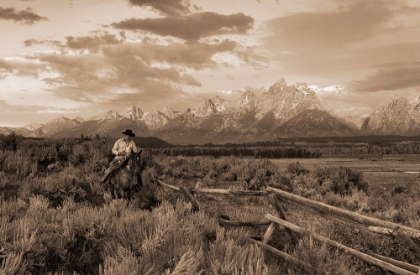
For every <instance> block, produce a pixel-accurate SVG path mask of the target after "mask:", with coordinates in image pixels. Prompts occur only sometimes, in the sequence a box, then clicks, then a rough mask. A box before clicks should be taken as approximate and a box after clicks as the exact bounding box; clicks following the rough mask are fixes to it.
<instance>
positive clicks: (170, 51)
mask: <svg viewBox="0 0 420 275" xmlns="http://www.w3.org/2000/svg"><path fill="white" fill-rule="evenodd" d="M236 47H237V43H236V42H234V41H231V40H224V41H222V42H220V43H216V44H207V43H203V42H196V41H193V42H188V43H185V44H183V43H176V42H172V43H169V44H168V45H167V46H166V45H160V44H156V43H153V41H152V42H148V41H147V40H145V41H144V42H143V43H136V44H128V43H126V44H124V45H118V46H109V47H106V48H104V49H103V52H104V54H105V55H106V56H108V57H109V58H110V59H111V60H116V61H117V62H118V60H119V59H125V58H127V59H128V60H130V59H132V57H133V56H137V57H140V58H141V59H142V60H144V62H146V63H148V64H151V63H152V62H154V61H155V62H166V63H168V64H170V65H171V66H181V67H184V68H192V69H196V70H200V69H204V68H209V67H210V68H215V67H216V65H217V64H216V63H215V62H214V60H212V59H211V57H212V56H213V55H214V54H216V53H218V52H231V51H234V50H235V49H236Z"/></svg>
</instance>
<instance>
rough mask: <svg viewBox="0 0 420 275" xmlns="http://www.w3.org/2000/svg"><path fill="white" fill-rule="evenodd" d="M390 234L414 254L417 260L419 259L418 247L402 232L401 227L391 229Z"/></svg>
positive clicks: (419, 251)
mask: <svg viewBox="0 0 420 275" xmlns="http://www.w3.org/2000/svg"><path fill="white" fill-rule="evenodd" d="M392 235H393V236H394V237H395V238H397V239H398V240H399V241H400V242H401V244H402V245H403V246H405V248H407V249H408V250H410V251H411V252H412V253H413V254H414V256H416V258H417V260H420V248H419V247H418V246H417V245H416V244H415V243H414V242H413V240H412V239H411V238H410V237H409V236H407V235H406V234H404V232H403V231H402V230H401V228H399V227H396V228H394V230H392Z"/></svg>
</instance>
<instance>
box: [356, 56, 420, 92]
mask: <svg viewBox="0 0 420 275" xmlns="http://www.w3.org/2000/svg"><path fill="white" fill-rule="evenodd" d="M381 67H382V68H381V69H379V70H378V71H377V72H376V73H374V74H372V75H370V76H368V77H366V78H365V79H363V80H359V81H354V82H353V83H352V84H353V85H352V88H353V89H354V90H356V91H361V92H378V91H396V90H402V89H406V88H413V87H418V86H420V77H419V76H420V62H406V63H389V64H387V65H386V64H382V66H381Z"/></svg>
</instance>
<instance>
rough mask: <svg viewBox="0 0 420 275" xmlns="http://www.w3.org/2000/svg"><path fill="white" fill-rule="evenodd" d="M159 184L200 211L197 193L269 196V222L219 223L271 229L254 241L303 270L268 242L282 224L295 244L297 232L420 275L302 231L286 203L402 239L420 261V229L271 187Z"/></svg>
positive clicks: (419, 274) (417, 273)
mask: <svg viewBox="0 0 420 275" xmlns="http://www.w3.org/2000/svg"><path fill="white" fill-rule="evenodd" d="M156 182H157V183H159V184H160V185H161V186H163V187H166V188H170V189H172V190H174V191H179V192H182V193H183V194H184V195H185V197H186V198H187V199H188V200H189V201H190V202H191V203H192V205H193V209H194V210H195V211H198V210H200V209H201V206H200V203H199V202H198V200H197V199H196V198H195V197H194V194H195V193H204V194H219V195H228V196H241V197H242V196H266V197H269V198H270V201H271V203H272V204H273V207H274V209H275V210H276V212H277V214H278V216H274V215H271V214H266V215H265V219H266V221H230V219H229V217H227V216H225V215H224V216H223V217H219V219H218V221H219V224H221V225H225V226H268V227H267V230H266V232H265V234H264V236H262V238H258V239H261V241H257V240H256V238H253V239H251V241H252V242H254V243H256V244H258V245H260V246H261V247H262V248H264V249H266V250H268V251H270V252H271V253H274V254H276V255H278V256H281V257H283V258H284V259H285V260H287V261H290V262H292V263H294V264H296V265H299V266H300V267H302V268H305V269H310V268H311V266H310V264H308V263H305V262H303V261H302V260H299V259H297V258H295V257H293V256H291V255H289V254H287V253H286V252H283V251H280V250H278V249H276V248H274V247H272V246H270V245H268V242H269V240H270V238H271V236H272V234H273V233H274V230H276V228H277V230H278V226H279V225H280V226H281V228H282V229H283V230H286V231H287V233H288V234H290V237H291V239H292V241H293V242H294V243H296V241H297V240H298V239H299V236H298V235H296V233H299V234H301V235H305V236H309V237H310V240H312V238H313V239H316V240H318V241H321V242H324V243H327V244H330V245H333V246H335V247H338V248H340V249H342V250H344V251H346V252H348V253H350V254H352V255H353V256H355V257H358V258H360V259H362V260H364V261H366V262H368V263H371V264H374V265H376V266H379V267H381V268H383V269H386V270H389V271H392V272H394V273H396V274H400V275H420V268H419V267H417V266H415V265H412V264H409V263H405V262H401V261H398V260H395V259H392V258H388V257H385V256H382V255H378V254H375V253H371V254H370V255H368V254H366V253H363V252H360V251H357V250H355V249H353V248H351V247H348V246H345V245H343V244H341V243H338V242H336V241H333V240H330V239H329V238H327V237H324V236H321V235H318V234H315V233H313V232H311V231H309V230H307V229H304V228H301V227H299V226H297V225H295V224H293V223H292V222H290V221H289V220H288V218H287V216H286V212H285V210H284V208H283V206H282V203H287V204H290V205H293V206H296V207H298V208H300V209H302V210H304V211H307V212H310V213H313V214H316V215H319V216H321V217H324V218H327V219H330V220H332V221H335V222H339V223H342V224H345V225H348V226H352V227H354V228H357V229H359V230H362V231H364V232H369V233H372V234H376V235H380V236H384V237H388V238H395V239H398V240H399V241H400V242H401V244H402V245H403V246H404V247H405V248H407V249H408V250H410V251H411V252H412V253H413V254H414V256H415V257H416V258H417V259H418V260H420V248H419V247H418V246H417V244H416V243H415V242H414V241H413V240H415V241H417V240H420V230H417V229H414V228H411V227H408V226H404V225H400V224H396V223H393V222H389V221H383V220H380V219H376V218H373V217H369V216H365V215H361V214H359V213H355V212H351V211H349V210H346V209H342V208H338V207H335V206H331V205H328V204H325V203H321V202H318V201H314V200H310V199H307V198H304V197H301V196H298V195H295V194H291V193H289V192H286V191H283V190H280V189H276V188H272V187H267V188H266V190H264V191H246V190H226V189H207V188H190V189H187V188H185V187H176V186H173V185H170V184H167V183H165V182H163V181H161V180H158V179H156Z"/></svg>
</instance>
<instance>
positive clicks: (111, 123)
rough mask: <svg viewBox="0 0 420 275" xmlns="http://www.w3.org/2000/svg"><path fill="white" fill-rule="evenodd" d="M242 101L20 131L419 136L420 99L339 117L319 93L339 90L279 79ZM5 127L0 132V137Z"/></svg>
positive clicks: (251, 137)
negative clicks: (368, 112) (326, 106)
mask: <svg viewBox="0 0 420 275" xmlns="http://www.w3.org/2000/svg"><path fill="white" fill-rule="evenodd" d="M235 91H236V92H241V93H242V95H241V98H240V99H239V100H238V101H237V102H234V103H229V102H227V101H226V100H224V99H223V98H222V97H220V96H216V97H215V98H213V99H204V100H203V101H202V102H201V104H199V105H198V106H197V107H196V108H193V109H191V108H186V109H184V110H183V111H181V112H178V111H174V110H172V109H171V108H169V107H168V106H166V107H165V108H163V109H162V110H160V111H154V112H143V111H142V110H141V109H140V108H137V107H136V106H135V105H132V106H130V107H128V108H127V109H126V110H124V111H123V112H122V113H121V114H120V113H118V112H117V111H115V110H110V111H108V112H106V113H104V114H100V115H97V116H95V117H93V118H91V119H88V120H84V119H83V118H80V117H78V118H75V119H69V118H65V117H59V118H57V119H55V120H52V121H50V122H48V123H46V124H45V125H39V124H36V123H31V124H28V125H27V126H25V128H22V130H24V131H26V132H25V135H27V136H54V137H58V136H60V137H64V136H69V135H70V136H78V135H79V136H80V134H87V133H91V134H95V133H99V134H100V135H106V134H109V136H113V135H115V136H120V134H121V132H122V131H124V130H125V129H131V128H132V129H133V130H135V132H136V135H154V136H157V137H160V138H162V139H165V140H167V141H169V142H177V143H202V142H236V141H256V140H270V139H275V138H277V137H281V136H288V137H292V136H325V135H335V136H345V135H356V134H359V133H360V130H359V129H362V133H364V134H396V135H403V134H404V135H412V134H419V133H420V95H419V94H417V95H414V96H412V97H410V98H399V99H395V100H394V101H392V102H391V103H390V104H388V105H384V106H379V107H378V108H377V109H376V110H375V112H373V113H372V115H371V116H370V117H369V118H366V119H365V117H363V116H361V115H357V114H354V115H352V116H344V117H340V116H338V115H337V114H334V112H327V111H326V110H324V108H323V107H322V105H321V103H320V101H319V100H318V97H317V94H319V93H334V94H339V93H342V92H343V91H344V87H342V86H340V85H334V86H329V87H324V88H318V87H317V86H314V85H311V86H309V85H307V84H306V83H304V82H298V83H296V84H295V85H290V86H289V85H288V84H287V83H286V81H285V80H284V79H283V78H280V79H279V80H278V81H277V82H276V83H274V84H273V85H272V86H270V87H269V89H268V90H262V89H258V90H255V89H250V88H249V89H248V88H247V89H243V90H241V91H239V90H235ZM1 131H3V132H10V131H11V130H10V129H6V128H4V129H3V128H0V133H1Z"/></svg>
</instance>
